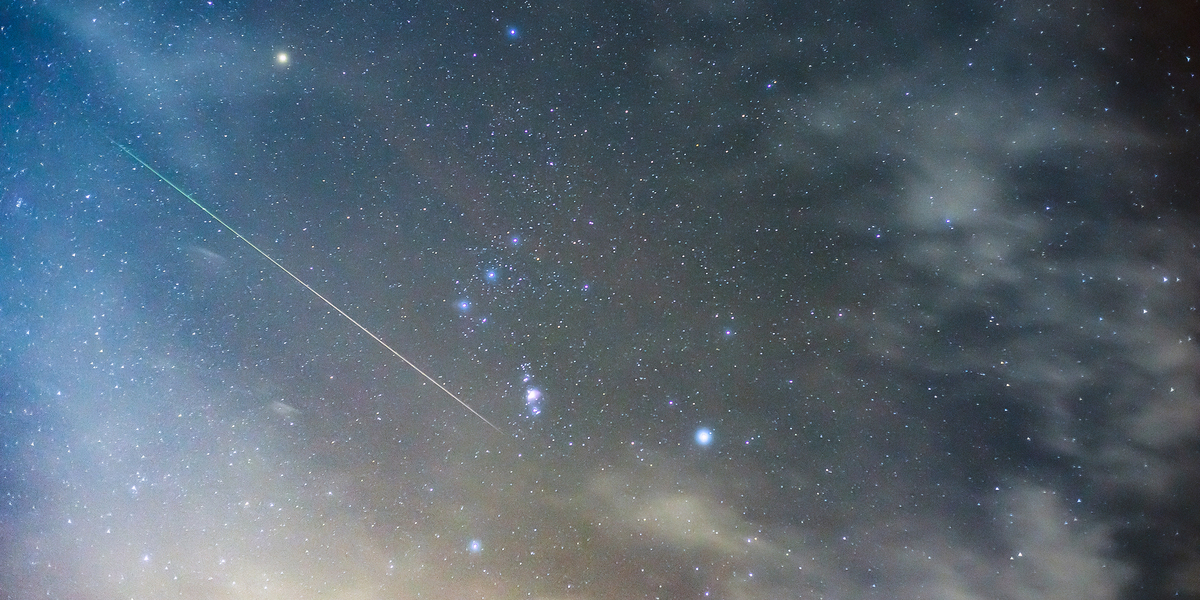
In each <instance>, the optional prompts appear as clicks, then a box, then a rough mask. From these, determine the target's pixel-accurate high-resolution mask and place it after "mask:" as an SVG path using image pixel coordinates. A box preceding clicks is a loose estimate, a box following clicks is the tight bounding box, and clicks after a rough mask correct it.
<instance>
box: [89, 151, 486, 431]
mask: <svg viewBox="0 0 1200 600" xmlns="http://www.w3.org/2000/svg"><path fill="white" fill-rule="evenodd" d="M108 141H110V142H112V143H113V144H114V145H115V146H116V147H118V148H120V149H121V151H122V152H124V153H125V154H128V155H129V156H131V157H133V160H136V161H138V163H140V164H141V165H142V166H143V167H146V168H147V169H149V170H150V172H151V173H154V174H155V175H156V176H158V178H159V179H161V180H162V181H163V183H165V184H167V185H169V186H171V187H173V188H175V191H177V192H179V193H180V194H182V195H183V197H184V198H187V199H188V200H190V201H191V203H192V204H195V205H196V206H197V207H199V208H200V210H202V211H204V212H205V214H207V215H208V216H210V217H212V218H213V220H214V221H216V222H218V223H220V224H221V226H222V227H224V228H225V229H228V230H229V233H232V234H233V235H234V236H236V237H237V238H238V239H239V240H242V241H243V242H246V245H248V246H250V247H251V248H254V251H255V252H258V253H259V254H261V255H263V258H265V259H267V260H269V261H271V264H273V265H275V266H276V267H279V270H281V271H283V272H284V273H287V274H288V276H290V277H291V278H292V279H295V280H296V283H299V284H300V285H302V286H304V289H306V290H308V291H310V292H312V293H313V295H314V296H316V297H318V298H320V299H321V301H322V302H324V303H325V304H328V305H329V307H330V308H332V309H333V310H335V311H337V313H338V314H339V315H342V316H343V317H345V318H346V320H347V321H350V322H351V323H354V326H355V327H357V328H359V329H361V330H362V332H363V333H365V334H367V335H369V336H371V339H373V340H375V341H376V342H379V345H380V346H383V347H384V348H386V349H387V351H388V352H391V353H392V354H393V355H395V357H396V358H399V359H400V360H401V361H403V362H404V364H406V365H408V366H410V367H412V370H414V371H416V372H417V373H420V374H421V376H422V377H424V378H425V379H428V380H429V382H430V383H432V384H433V385H436V386H437V387H438V389H439V390H442V391H443V392H446V395H447V396H450V397H451V398H454V401H455V402H458V403H459V404H461V405H463V408H465V409H467V410H469V411H471V414H473V415H475V416H477V417H479V418H480V419H481V420H483V422H484V423H487V424H488V426H489V427H491V428H492V429H495V430H496V431H498V432H500V433H504V432H503V431H501V429H500V428H499V427H496V426H495V425H492V422H491V421H489V420H487V418H486V417H484V416H483V415H481V414H479V412H478V411H476V410H475V409H474V408H471V405H470V404H467V403H466V402H463V400H462V399H461V398H459V397H458V396H456V395H454V392H451V391H450V390H448V389H446V386H444V385H442V384H440V383H438V382H437V380H436V379H434V378H433V377H430V376H429V374H428V373H426V372H425V371H422V370H421V368H420V367H418V366H417V365H415V364H413V362H412V361H410V360H408V359H407V358H404V356H403V355H401V354H400V353H399V352H397V351H396V349H395V348H392V347H391V346H389V345H388V344H387V342H385V341H383V339H382V338H380V337H379V336H377V335H375V334H374V333H372V332H371V330H370V329H367V328H366V327H364V326H363V325H362V323H359V322H358V321H355V320H354V317H351V316H350V315H348V314H346V311H344V310H342V309H341V308H338V305H336V304H334V303H333V302H331V301H330V300H329V298H326V297H325V296H322V295H321V293H320V292H318V291H317V290H315V289H313V287H312V286H311V285H308V284H307V283H305V282H304V280H303V279H300V278H299V277H297V276H296V274H295V273H293V272H291V271H289V270H288V268H287V267H285V266H283V265H282V264H280V263H279V261H277V260H275V259H274V258H271V255H270V254H267V253H266V252H264V251H263V250H262V248H259V247H258V246H255V245H254V242H251V241H250V240H248V239H246V237H245V236H243V235H242V234H240V233H238V231H237V230H236V229H234V228H233V227H231V226H230V225H229V223H226V222H225V221H222V220H221V217H218V216H217V215H216V213H214V212H213V211H211V210H208V208H207V207H206V206H204V205H203V204H200V202H199V201H197V200H196V199H195V198H193V197H192V195H191V194H189V193H187V192H185V191H183V188H181V187H179V186H177V185H175V183H174V182H172V181H171V180H170V179H167V178H166V177H164V176H163V174H162V173H159V172H158V171H157V170H155V169H154V167H152V166H150V165H149V164H148V163H147V162H146V161H144V160H142V159H141V158H139V157H138V155H136V154H134V153H133V151H132V150H130V149H129V148H126V147H125V146H124V145H123V144H121V143H120V142H117V141H116V140H114V139H112V138H109V139H108Z"/></svg>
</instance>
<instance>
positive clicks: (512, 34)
mask: <svg viewBox="0 0 1200 600" xmlns="http://www.w3.org/2000/svg"><path fill="white" fill-rule="evenodd" d="M504 33H505V35H507V36H508V39H510V40H515V39H517V38H519V37H521V32H520V31H517V28H516V27H509V28H508V31H505V32H504Z"/></svg>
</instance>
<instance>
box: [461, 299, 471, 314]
mask: <svg viewBox="0 0 1200 600" xmlns="http://www.w3.org/2000/svg"><path fill="white" fill-rule="evenodd" d="M470 309H471V301H470V300H459V301H458V310H460V311H462V312H467V311H468V310H470Z"/></svg>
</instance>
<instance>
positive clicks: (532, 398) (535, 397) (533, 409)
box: [525, 387, 542, 416]
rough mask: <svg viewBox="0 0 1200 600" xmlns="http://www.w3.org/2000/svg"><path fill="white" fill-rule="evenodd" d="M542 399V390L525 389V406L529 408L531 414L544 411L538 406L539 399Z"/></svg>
mask: <svg viewBox="0 0 1200 600" xmlns="http://www.w3.org/2000/svg"><path fill="white" fill-rule="evenodd" d="M541 399H542V392H541V390H539V389H537V388H532V387H531V388H529V389H527V390H525V406H527V407H528V408H529V414H531V415H535V416H536V415H538V414H540V413H541V412H542V409H541V407H539V406H538V401H539V400H541Z"/></svg>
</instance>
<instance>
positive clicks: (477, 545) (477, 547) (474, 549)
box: [467, 540, 483, 554]
mask: <svg viewBox="0 0 1200 600" xmlns="http://www.w3.org/2000/svg"><path fill="white" fill-rule="evenodd" d="M467 551H468V552H470V553H471V554H479V553H480V552H483V542H481V541H479V540H471V543H469V544H467Z"/></svg>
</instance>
